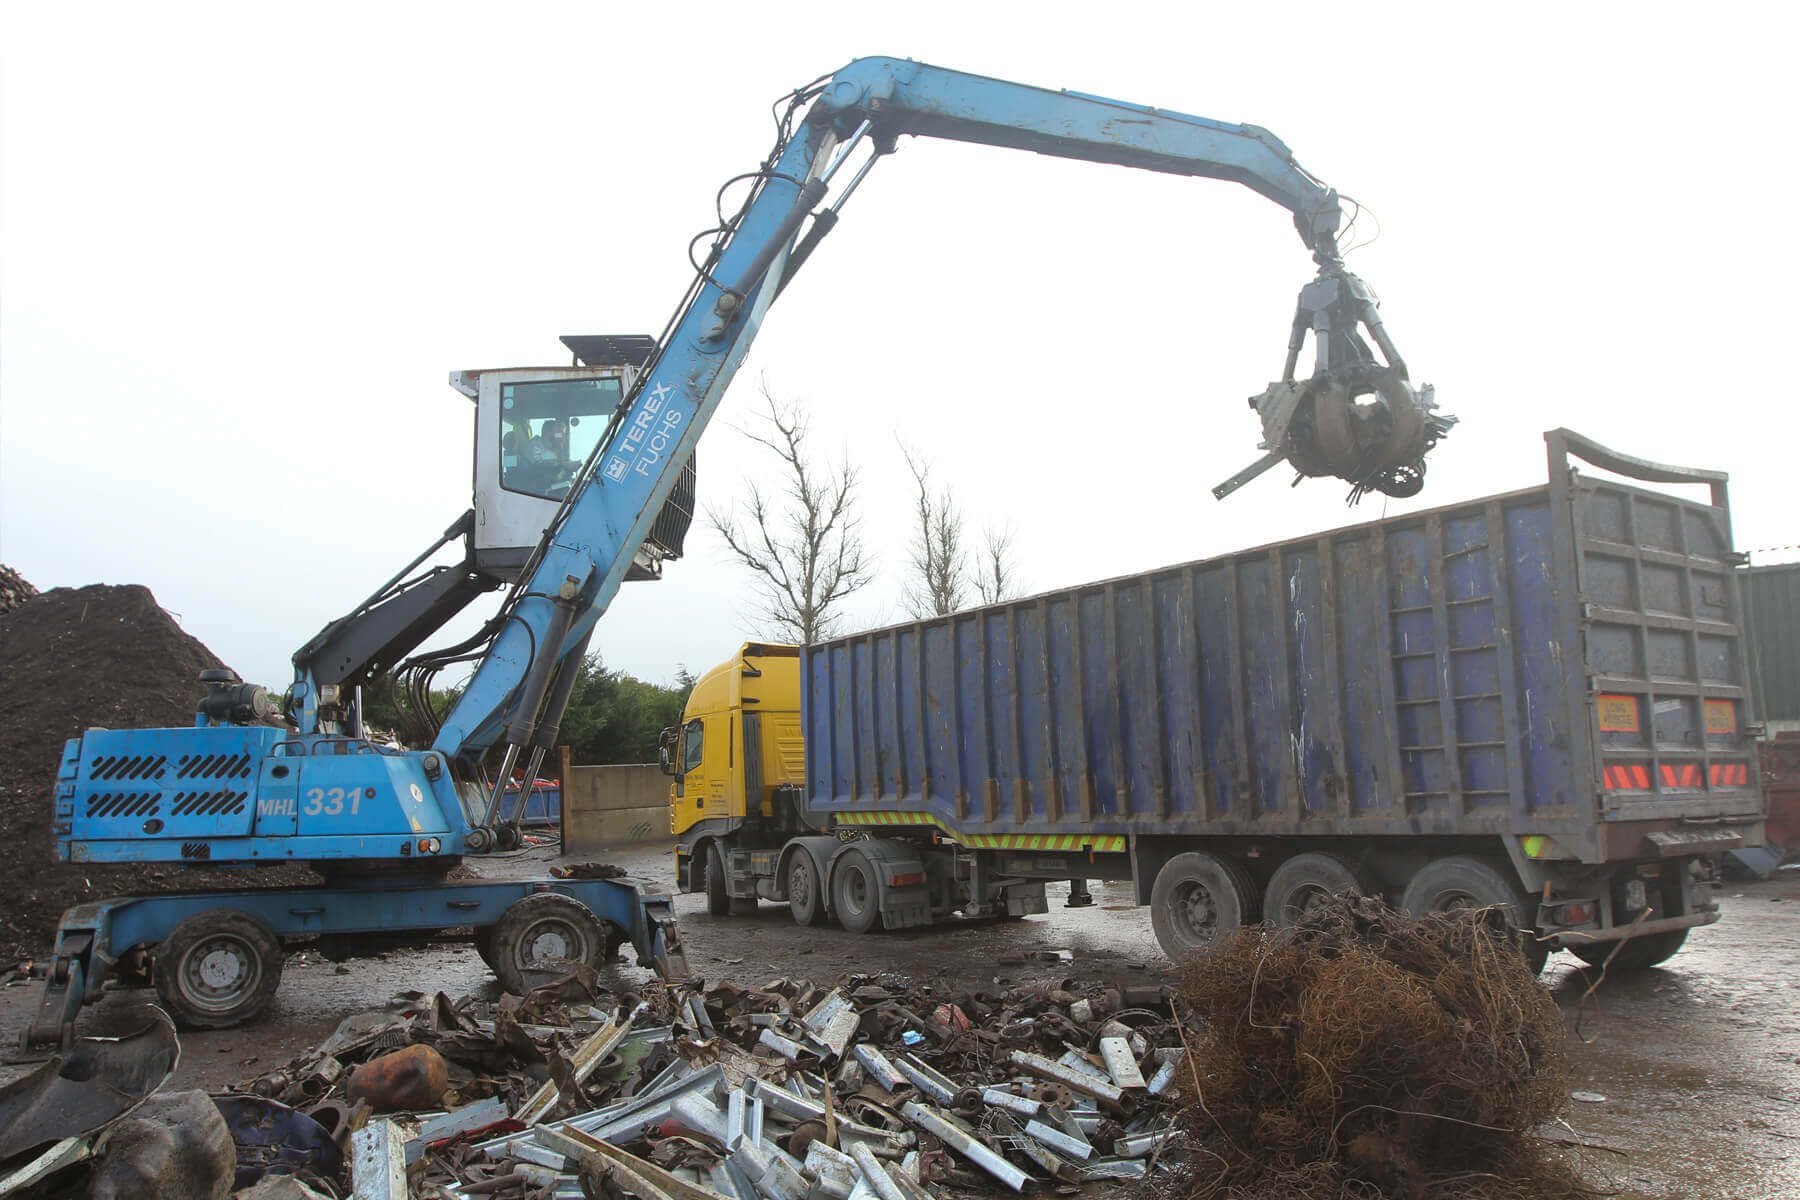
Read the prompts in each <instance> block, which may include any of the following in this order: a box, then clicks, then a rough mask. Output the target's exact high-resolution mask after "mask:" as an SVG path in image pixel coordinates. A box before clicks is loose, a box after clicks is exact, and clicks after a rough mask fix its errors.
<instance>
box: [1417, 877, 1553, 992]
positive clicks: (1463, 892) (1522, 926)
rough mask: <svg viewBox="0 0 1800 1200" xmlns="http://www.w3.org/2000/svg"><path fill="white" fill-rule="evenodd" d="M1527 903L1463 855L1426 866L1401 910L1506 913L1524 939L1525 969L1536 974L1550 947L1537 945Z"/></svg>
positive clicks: (1511, 885)
mask: <svg viewBox="0 0 1800 1200" xmlns="http://www.w3.org/2000/svg"><path fill="white" fill-rule="evenodd" d="M1526 903H1527V902H1526V898H1525V896H1524V894H1523V893H1521V892H1520V891H1519V889H1518V886H1517V885H1516V884H1514V883H1513V881H1512V880H1510V879H1508V878H1507V877H1506V876H1505V875H1502V874H1501V873H1500V872H1499V871H1497V870H1495V869H1494V868H1493V867H1490V866H1489V865H1488V864H1487V863H1484V862H1482V861H1481V860H1480V859H1478V858H1465V857H1463V856H1461V855H1458V856H1456V857H1453V858H1438V859H1433V860H1432V861H1431V862H1429V863H1426V864H1425V866H1424V868H1423V869H1421V870H1420V871H1419V873H1418V874H1417V875H1414V876H1413V877H1412V879H1411V881H1410V882H1408V883H1407V885H1406V891H1405V892H1404V893H1403V894H1402V895H1401V897H1400V907H1401V908H1403V909H1405V910H1406V911H1407V912H1409V913H1411V914H1412V915H1413V916H1415V917H1423V916H1426V915H1427V914H1429V913H1448V912H1461V911H1462V910H1464V909H1470V908H1501V909H1504V910H1506V915H1507V919H1508V920H1510V921H1511V922H1512V925H1513V928H1515V929H1517V930H1520V931H1521V932H1522V933H1523V935H1524V939H1525V965H1526V966H1528V967H1530V968H1531V971H1532V973H1533V974H1536V973H1537V972H1539V971H1542V970H1543V969H1544V962H1545V960H1546V959H1548V958H1549V957H1550V947H1549V946H1547V945H1546V944H1545V943H1543V942H1540V941H1538V939H1537V931H1536V929H1535V928H1534V927H1533V925H1532V924H1531V922H1530V921H1529V920H1528V919H1527V917H1526V913H1527V911H1528V909H1527V907H1526Z"/></svg>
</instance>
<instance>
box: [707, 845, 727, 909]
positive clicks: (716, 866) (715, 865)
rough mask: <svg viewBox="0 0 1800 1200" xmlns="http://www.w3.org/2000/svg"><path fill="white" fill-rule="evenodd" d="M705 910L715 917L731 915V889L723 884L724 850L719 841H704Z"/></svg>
mask: <svg viewBox="0 0 1800 1200" xmlns="http://www.w3.org/2000/svg"><path fill="white" fill-rule="evenodd" d="M706 911H707V912H709V913H711V914H712V915H713V916H715V917H725V916H730V915H731V889H730V888H729V887H727V886H726V884H725V852H724V851H723V850H721V849H719V843H717V842H708V843H706Z"/></svg>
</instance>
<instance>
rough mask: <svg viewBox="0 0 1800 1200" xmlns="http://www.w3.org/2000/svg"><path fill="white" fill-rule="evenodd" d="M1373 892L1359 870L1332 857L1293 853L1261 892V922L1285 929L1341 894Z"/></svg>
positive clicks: (1276, 869)
mask: <svg viewBox="0 0 1800 1200" xmlns="http://www.w3.org/2000/svg"><path fill="white" fill-rule="evenodd" d="M1374 890H1375V889H1374V886H1373V885H1372V884H1371V883H1370V882H1369V880H1368V879H1367V878H1366V877H1365V876H1364V875H1363V874H1362V873H1361V872H1360V871H1358V870H1357V869H1356V868H1355V867H1353V866H1351V865H1350V863H1349V862H1347V861H1345V860H1344V859H1342V858H1339V857H1338V856H1337V855H1335V854H1323V853H1307V854H1296V855H1294V857H1292V858H1290V859H1288V860H1287V861H1286V862H1284V863H1282V864H1281V865H1280V866H1279V867H1276V868H1275V874H1274V875H1272V876H1270V877H1269V886H1268V888H1267V889H1265V890H1264V891H1263V906H1262V910H1263V919H1264V920H1267V921H1273V922H1275V924H1277V925H1280V926H1283V927H1286V926H1288V925H1293V924H1296V923H1298V922H1299V920H1300V919H1301V918H1302V917H1304V916H1305V915H1306V914H1307V912H1308V911H1310V910H1311V909H1312V908H1313V907H1314V906H1316V905H1319V904H1322V903H1324V902H1325V901H1327V900H1330V899H1331V898H1332V897H1333V896H1336V895H1339V894H1341V893H1343V892H1351V893H1354V894H1355V895H1358V896H1367V895H1369V894H1371V893H1372V892H1373V891H1374Z"/></svg>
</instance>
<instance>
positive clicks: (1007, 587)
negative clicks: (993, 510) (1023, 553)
mask: <svg viewBox="0 0 1800 1200" xmlns="http://www.w3.org/2000/svg"><path fill="white" fill-rule="evenodd" d="M1012 541H1013V535H1012V530H1011V529H995V528H993V527H992V526H989V527H988V529H987V530H986V532H985V533H984V535H983V537H982V542H981V550H980V552H979V553H977V554H976V556H975V562H976V569H975V593H976V595H978V596H980V597H981V602H982V603H983V604H1000V603H1003V602H1005V601H1007V600H1012V599H1015V598H1017V596H1018V595H1019V578H1018V576H1019V573H1018V571H1017V569H1015V567H1014V565H1013V554H1012Z"/></svg>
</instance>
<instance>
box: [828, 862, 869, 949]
mask: <svg viewBox="0 0 1800 1200" xmlns="http://www.w3.org/2000/svg"><path fill="white" fill-rule="evenodd" d="M831 907H832V909H833V911H835V912H836V913H837V919H838V924H840V925H842V926H843V927H844V928H845V929H848V930H849V931H850V932H851V933H868V932H869V931H871V930H874V929H878V928H880V927H881V885H880V884H878V883H877V882H876V881H875V868H874V867H873V866H872V865H871V864H870V862H869V859H868V856H867V855H865V854H863V852H862V851H860V850H846V851H844V852H843V853H841V854H839V855H838V856H837V858H835V859H833V860H832V863H831Z"/></svg>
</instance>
